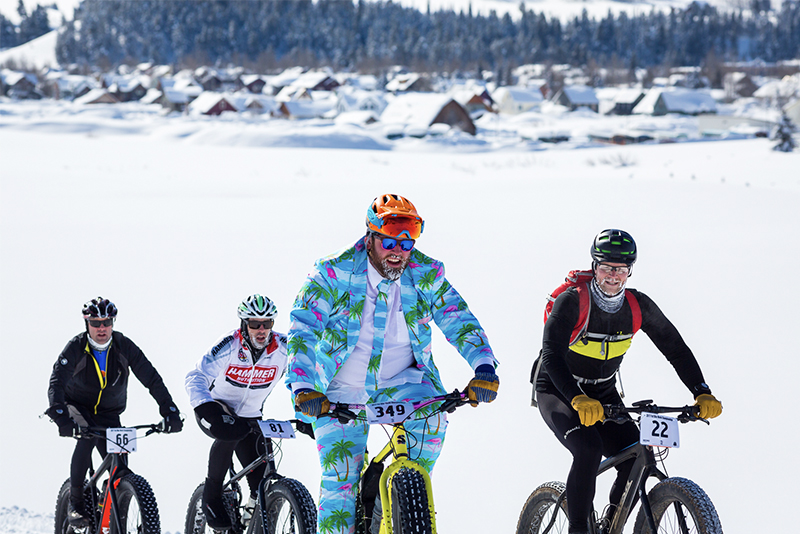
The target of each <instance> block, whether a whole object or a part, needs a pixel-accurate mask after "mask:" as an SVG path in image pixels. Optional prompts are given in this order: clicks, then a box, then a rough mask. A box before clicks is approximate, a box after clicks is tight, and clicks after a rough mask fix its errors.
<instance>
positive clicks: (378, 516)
mask: <svg viewBox="0 0 800 534" xmlns="http://www.w3.org/2000/svg"><path fill="white" fill-rule="evenodd" d="M469 402H470V401H469V400H467V398H466V393H463V392H460V391H458V390H455V391H453V392H452V393H448V394H446V395H440V396H437V397H431V398H429V399H425V400H424V401H422V402H420V403H415V404H413V411H412V412H411V413H410V414H408V416H407V417H406V418H405V419H404V420H407V419H408V417H411V416H412V415H414V413H416V412H418V411H420V410H423V409H426V408H427V411H426V417H432V416H434V415H437V414H439V413H444V412H448V413H452V412H454V411H455V410H456V408H458V407H459V406H463V405H465V404H468V403H469ZM437 404H438V405H437ZM365 408H366V406H365V405H363V404H338V405H337V404H332V405H331V409H330V411H329V412H328V413H327V414H323V416H330V417H336V418H338V419H339V422H340V423H342V424H344V423H347V422H348V421H351V420H354V419H358V420H360V421H363V420H366V416H365V415H364V412H361V410H364V409H365ZM354 410H359V411H360V413H359V414H356V413H355V412H354ZM407 436H408V434H407V432H406V429H405V427H404V426H403V422H402V421H401V422H398V423H394V424H392V431H391V433H390V435H389V441H388V443H387V444H386V445H385V446H384V447H383V448H382V449H381V451H380V452H379V453H378V454H376V455H375V456H374V457H373V458H372V459H371V460H370V461H369V462H365V464H364V468H363V470H362V473H361V479H360V482H359V488H358V493H357V495H356V529H355V532H356V534H435V533H436V511H435V509H434V506H433V486H432V484H431V479H430V476H429V475H428V471H427V470H426V469H425V468H424V467H423V466H422V465H420V464H419V463H417V462H416V461H415V460H414V459H412V458H411V457H410V456H409V452H408V445H407V440H408V437H407ZM389 458H391V462H390V463H389V465H387V466H385V467H384V462H385V461H386V460H387V459H389Z"/></svg>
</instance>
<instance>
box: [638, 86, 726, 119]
mask: <svg viewBox="0 0 800 534" xmlns="http://www.w3.org/2000/svg"><path fill="white" fill-rule="evenodd" d="M633 112H634V113H635V114H642V115H666V114H668V113H678V114H681V115H699V114H701V113H716V112H717V102H716V100H714V98H713V97H712V96H711V95H710V94H708V93H707V92H705V91H697V90H694V89H680V88H653V89H650V90H649V91H648V92H647V93H646V94H645V96H644V98H642V100H641V101H640V102H639V103H638V104H637V105H636V107H635V108H634V109H633Z"/></svg>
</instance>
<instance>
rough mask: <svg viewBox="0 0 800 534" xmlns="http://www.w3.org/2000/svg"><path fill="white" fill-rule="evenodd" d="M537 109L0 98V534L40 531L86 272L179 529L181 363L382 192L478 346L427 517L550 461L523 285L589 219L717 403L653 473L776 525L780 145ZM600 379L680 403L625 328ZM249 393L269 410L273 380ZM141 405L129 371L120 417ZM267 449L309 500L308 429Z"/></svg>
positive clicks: (450, 517) (783, 490) (531, 305)
mask: <svg viewBox="0 0 800 534" xmlns="http://www.w3.org/2000/svg"><path fill="white" fill-rule="evenodd" d="M628 120H635V119H628ZM651 120H652V119H651ZM664 120H665V121H667V122H665V123H662V124H660V125H659V129H661V128H674V129H685V130H686V131H688V132H692V131H693V130H692V127H693V126H692V124H693V123H692V121H693V119H680V120H673V119H664ZM557 124H558V127H564V128H566V129H569V130H570V131H571V132H575V135H574V139H575V140H574V141H573V142H570V143H567V144H564V145H558V146H553V145H543V144H538V143H532V142H525V141H521V140H520V138H519V136H516V137H515V136H514V135H512V134H508V135H506V134H502V131H503V128H500V129H497V130H495V131H490V130H488V129H487V128H486V127H485V126H484V127H483V129H482V131H481V133H480V135H479V136H478V137H476V138H470V137H467V136H451V137H447V136H445V137H442V138H438V139H433V140H401V141H400V142H396V143H392V142H388V141H386V140H385V138H383V137H382V136H381V135H379V133H377V132H372V131H369V130H360V129H357V128H354V127H343V126H342V127H336V126H329V125H324V124H322V123H305V125H303V126H300V125H298V124H296V123H294V124H292V123H289V122H288V121H273V122H269V123H260V122H258V121H255V120H252V121H250V120H247V119H242V118H239V119H225V118H222V119H211V120H206V119H192V118H178V119H174V120H173V119H169V118H165V117H162V116H160V115H159V114H158V113H156V112H153V111H151V110H148V109H141V108H140V109H135V108H126V107H124V106H120V107H113V108H86V109H77V108H74V107H73V108H69V107H67V106H64V105H61V104H54V103H42V104H30V103H13V102H9V101H0V335H1V336H2V339H3V340H4V350H3V351H2V354H1V355H0V358H1V360H0V361H2V364H3V368H4V369H5V372H3V373H2V374H0V405H2V407H3V412H2V413H3V420H2V423H3V424H2V425H0V458H2V460H0V532H2V533H14V534H40V533H45V532H51V531H52V530H51V529H52V524H51V522H50V521H51V520H52V517H51V516H52V513H53V509H54V504H55V498H56V493H57V491H58V489H59V487H60V485H61V483H62V482H63V481H64V480H65V479H66V478H67V476H68V465H69V459H70V455H71V453H72V449H73V443H72V441H71V440H68V439H64V438H59V437H58V436H57V429H56V427H55V425H53V424H52V423H50V422H49V421H48V420H47V419H46V418H42V417H40V415H41V414H42V412H43V411H44V410H45V409H46V408H47V397H46V391H47V382H48V378H49V375H50V369H51V367H52V365H53V362H54V361H55V359H56V357H57V355H58V354H59V352H60V351H61V349H62V348H63V346H64V345H65V343H66V342H67V341H68V340H69V339H70V338H71V337H72V336H74V335H75V334H77V333H78V332H80V331H81V330H82V328H83V324H82V320H81V318H80V315H79V309H80V306H81V304H82V303H83V302H85V301H86V300H88V299H89V298H91V297H94V296H96V295H98V294H101V295H103V296H105V297H108V298H110V299H112V300H113V301H114V302H116V304H117V305H118V306H119V308H120V315H119V320H118V322H117V325H116V327H117V329H118V330H120V331H121V332H123V333H125V334H126V335H128V336H130V337H131V338H132V339H133V340H134V341H135V342H136V343H137V344H138V345H139V346H140V347H141V348H142V349H143V350H144V351H145V353H146V354H147V355H148V357H149V358H150V359H151V361H153V363H154V364H155V365H156V367H157V368H158V369H159V371H160V372H161V374H162V376H163V377H164V379H165V381H166V383H167V385H168V387H169V389H170V391H171V392H172V394H173V397H174V398H175V400H176V402H177V403H178V406H179V407H180V408H181V409H182V410H183V411H184V412H185V414H186V416H187V421H186V427H185V431H184V432H182V433H180V434H177V435H158V436H152V437H150V438H148V439H146V440H143V441H142V442H141V443H140V444H139V451H138V452H137V453H136V454H135V455H133V456H132V458H131V465H132V468H133V469H134V470H135V471H136V472H138V473H140V474H142V475H143V476H145V477H146V478H147V479H148V480H149V481H150V483H151V485H152V487H153V489H154V491H155V494H156V497H157V499H158V503H159V508H160V511H161V519H162V528H163V530H164V532H169V533H174V532H180V531H182V528H183V518H184V514H185V511H186V506H187V503H188V500H189V497H190V495H191V493H192V490H193V489H194V488H195V486H196V485H197V484H199V483H200V482H201V481H202V480H203V477H204V474H205V466H206V461H207V454H208V449H209V446H210V444H211V440H210V439H208V438H207V437H206V436H204V435H203V434H202V433H201V432H200V431H199V429H198V428H197V426H196V424H195V423H194V418H193V414H192V413H191V410H190V408H189V403H188V398H187V396H186V394H185V392H184V391H183V378H184V376H185V374H186V372H187V371H188V370H189V369H190V368H191V367H192V366H193V365H194V363H195V361H196V360H197V359H198V358H199V357H200V356H201V355H202V354H203V353H204V352H205V351H206V350H207V348H208V347H209V346H210V345H211V344H212V343H213V342H214V340H216V339H217V338H218V337H219V336H220V335H221V334H223V333H224V332H226V331H228V330H230V329H232V328H234V327H236V326H237V323H238V320H237V319H236V316H235V308H236V306H237V304H238V302H239V301H240V300H241V299H242V298H243V297H245V296H247V295H248V294H251V293H254V292H262V293H265V294H267V295H269V296H270V297H271V298H273V299H274V300H275V301H276V302H277V304H278V307H279V310H280V313H281V315H280V317H279V319H278V321H277V324H276V330H278V331H282V332H285V331H286V329H287V327H288V312H289V310H290V307H291V303H292V301H293V299H294V296H295V294H296V292H297V290H298V289H299V288H300V285H301V283H302V282H303V279H304V277H305V275H306V273H307V272H308V270H309V269H310V268H311V266H312V264H313V262H314V260H315V259H316V258H318V257H320V256H323V255H326V254H328V253H331V252H333V251H335V250H337V249H339V248H340V247H342V246H345V245H348V244H350V243H352V242H353V241H354V240H355V239H356V238H358V237H359V236H360V235H361V234H362V232H363V229H364V228H363V224H364V214H365V210H366V208H367V206H368V205H369V203H370V202H371V200H372V199H373V198H374V197H375V196H376V195H377V194H380V193H384V192H396V193H399V194H402V195H405V196H407V197H409V198H410V199H411V200H412V201H413V202H414V203H415V204H416V206H417V207H418V209H419V210H420V212H421V213H422V215H423V217H424V218H425V219H426V232H425V234H424V235H423V236H422V238H421V239H420V240H419V242H418V246H419V248H420V249H421V250H422V251H423V252H425V253H427V254H429V255H431V256H433V257H435V258H438V259H441V260H443V261H444V262H445V264H446V266H447V272H448V278H449V279H450V281H451V282H452V283H453V284H454V286H455V287H456V288H457V289H458V290H459V291H460V292H461V294H462V295H463V296H464V297H465V299H466V300H467V301H468V302H469V304H470V306H471V308H472V309H473V310H474V312H475V314H476V315H477V317H478V318H479V319H480V320H481V322H482V324H483V326H484V327H485V329H486V331H487V333H488V335H489V340H490V342H491V344H492V346H493V348H494V349H495V352H496V354H497V355H498V358H499V359H500V362H501V367H500V368H499V369H498V372H499V375H500V378H501V389H500V395H499V397H498V400H497V401H496V402H495V403H493V404H491V405H486V406H481V407H479V408H477V409H472V408H464V409H462V410H459V411H457V412H456V413H455V414H453V415H452V417H451V423H450V427H449V432H448V434H447V444H446V446H445V448H444V453H443V454H442V456H441V459H440V461H439V463H438V464H437V466H436V470H435V471H434V477H433V480H434V486H435V488H434V492H435V501H436V509H437V512H438V517H437V521H438V523H439V528H440V531H441V532H450V533H455V532H461V533H467V534H470V533H475V534H489V533H491V534H497V533H506V534H511V533H513V532H514V528H515V525H516V521H517V517H518V515H519V512H520V510H521V508H522V505H523V503H524V502H525V499H526V498H527V496H528V494H529V493H530V492H531V491H532V490H533V489H534V488H535V487H536V486H537V485H538V484H539V483H541V482H544V481H548V480H563V479H564V478H565V477H566V473H567V470H568V467H569V455H568V453H567V452H566V450H565V449H563V448H562V447H561V446H560V445H559V444H558V443H557V441H556V439H555V438H554V437H553V436H552V435H551V433H550V432H549V430H548V429H547V428H546V426H545V424H544V423H543V422H542V420H541V418H540V416H539V415H538V413H537V412H536V411H535V410H534V409H532V408H531V407H530V406H529V399H530V385H529V383H528V373H529V369H530V365H531V362H532V360H533V358H534V356H535V354H536V353H537V352H538V349H539V344H540V338H541V329H542V328H541V327H542V323H541V315H542V308H543V306H544V303H545V300H544V297H545V295H546V294H547V293H548V292H549V291H550V290H551V289H552V288H554V287H555V286H556V285H558V284H559V283H560V281H561V280H562V279H563V277H564V275H565V274H566V272H567V271H568V270H570V269H573V268H586V267H588V265H589V255H588V249H589V244H590V242H591V239H592V237H593V236H594V235H595V234H596V233H597V232H598V231H599V230H601V229H603V228H607V227H618V228H623V229H625V230H627V231H629V232H631V233H632V234H633V236H634V237H635V238H636V239H637V242H638V244H639V249H640V261H639V262H638V263H637V265H636V269H635V272H634V275H633V277H632V278H631V281H630V285H631V287H635V288H638V289H641V290H642V291H644V292H646V293H647V294H648V295H650V296H651V297H653V298H654V300H655V301H656V302H657V303H658V304H659V305H660V306H661V308H662V309H663V310H664V311H665V313H666V314H667V316H668V317H670V318H671V319H672V320H673V322H674V323H675V324H676V325H677V326H678V328H679V330H680V331H681V333H682V334H683V336H684V338H685V339H686V340H687V342H688V344H689V346H690V347H692V349H693V350H694V352H695V353H696V355H697V357H698V360H699V361H700V363H701V366H702V368H703V370H704V373H705V376H706V379H707V381H708V383H709V384H710V385H711V387H712V389H713V390H714V393H715V394H716V395H717V396H718V398H720V399H721V400H722V401H723V403H724V407H725V412H724V413H723V415H722V417H720V418H719V419H716V420H714V421H713V422H712V424H711V425H710V426H706V425H703V424H693V425H686V426H683V427H682V429H681V430H682V436H681V448H680V449H677V450H673V451H672V452H671V454H670V457H669V459H668V461H667V470H668V472H669V473H670V474H671V475H676V476H677V475H680V476H684V477H687V478H691V479H693V480H695V481H696V482H697V483H699V484H700V485H701V486H702V487H703V488H704V489H705V490H706V491H707V492H708V494H709V495H710V496H711V498H712V500H713V501H714V503H715V505H716V506H717V509H718V512H719V515H720V517H721V520H722V523H723V525H724V528H725V531H726V532H727V533H728V534H736V533H750V532H758V533H760V534H776V533H790V532H794V528H795V527H794V524H793V523H794V522H793V521H792V520H791V519H790V513H789V511H790V510H791V509H793V506H794V504H795V502H796V499H797V497H798V491H797V487H796V480H797V479H798V477H800V466H799V465H798V463H797V462H796V460H795V451H794V440H795V439H798V438H799V437H800V433H798V431H797V430H796V425H794V424H793V423H791V411H790V410H787V408H789V407H790V406H792V404H791V402H792V396H791V395H792V394H793V393H792V392H793V391H794V389H795V387H794V385H795V382H796V377H797V376H798V375H800V363H798V362H800V360H798V358H797V357H796V355H794V354H793V353H792V352H791V351H792V350H793V349H791V338H792V335H793V333H794V331H795V329H796V321H797V305H796V303H797V302H798V301H800V289H798V287H799V286H798V284H797V283H796V281H794V280H793V279H792V278H791V277H790V276H789V275H787V274H786V273H787V272H791V271H792V269H793V268H795V267H796V265H797V264H798V261H800V252H799V251H798V246H797V242H798V240H797V232H798V230H800V216H798V210H797V206H798V204H800V172H798V169H800V152H795V153H791V154H783V153H776V152H773V151H772V150H771V146H772V144H773V143H772V142H771V141H768V140H765V139H744V140H726V141H713V142H708V141H707V142H700V141H698V142H687V143H675V144H656V145H639V146H626V147H609V146H604V147H597V146H594V145H590V144H589V143H588V142H585V141H582V140H580V138H581V135H580V132H582V131H585V130H588V129H589V127H590V126H591V127H592V128H594V127H597V126H603V125H602V124H598V123H597V120H596V119H592V118H587V117H585V116H582V115H578V116H577V117H562V120H561V121H559V122H558V123H557ZM508 128H509V129H513V128H511V127H510V126H509V127H508ZM695 129H696V127H695ZM776 280H777V282H776ZM434 330H435V329H434ZM787 351H788V352H787ZM434 353H435V355H436V360H437V363H438V365H439V368H440V370H441V372H442V377H443V379H444V381H445V385H446V386H447V387H448V389H453V388H456V387H463V386H464V385H465V384H466V383H467V381H468V380H469V378H470V377H471V376H472V373H471V371H470V369H469V368H468V366H467V365H466V364H465V362H464V361H463V360H462V359H461V358H460V356H459V355H458V354H457V352H456V351H455V350H454V349H452V348H451V347H450V346H449V345H448V344H447V342H446V341H445V340H444V338H443V337H442V336H441V335H437V337H436V338H435V339H434ZM622 376H623V382H624V386H625V392H626V394H627V399H628V400H630V401H635V400H639V399H644V398H652V399H655V400H656V401H657V402H660V403H662V404H684V403H687V402H690V401H691V397H690V395H689V393H688V392H687V391H686V389H685V388H684V387H683V385H682V384H681V383H680V381H679V380H678V378H677V376H676V375H675V373H674V372H673V371H672V370H671V368H670V367H669V365H668V364H667V362H666V360H665V359H664V358H663V357H662V356H661V355H660V354H659V353H658V351H657V350H656V349H655V347H654V346H653V345H652V343H650V341H649V340H648V339H647V337H646V335H644V334H640V335H639V336H638V337H637V338H636V341H635V342H634V345H633V347H632V349H631V351H630V352H629V353H628V356H627V358H626V361H625V364H624V365H623V375H622ZM265 411H266V413H267V414H268V415H269V416H272V417H276V418H286V417H289V416H290V414H291V410H290V401H289V395H288V393H287V392H286V391H285V390H283V389H280V390H277V391H276V392H275V394H274V395H273V396H272V397H271V398H270V399H269V400H268V402H267V406H266V408H265ZM157 419H158V411H157V407H156V404H155V402H154V401H153V400H152V399H151V398H150V397H149V396H148V394H147V392H146V391H145V390H144V388H142V387H141V385H140V384H138V383H137V382H136V381H135V380H133V381H132V382H131V386H130V389H129V406H128V410H127V411H126V413H125V414H124V415H123V422H125V423H128V424H139V423H148V422H156V421H157ZM787 419H789V422H788V423H787V422H786V420H787ZM379 434H381V432H380V430H378V429H374V430H373V437H378V436H379ZM283 450H284V457H283V461H282V464H281V466H280V471H281V472H282V473H283V474H285V475H289V476H292V477H294V478H297V479H299V480H301V481H302V482H303V483H304V484H305V485H306V486H307V487H308V488H309V489H310V490H311V493H312V495H314V496H315V497H316V494H317V485H318V477H319V467H318V460H317V456H316V449H315V446H314V444H313V443H312V442H311V441H310V440H309V439H307V438H305V437H301V439H297V440H295V441H293V442H288V443H285V445H284V449H283ZM608 484H610V479H608V478H604V479H603V480H602V483H601V486H602V489H600V490H599V491H598V499H597V506H598V507H601V506H602V505H603V500H604V498H605V493H606V488H607V486H608ZM756 494H760V495H763V496H765V502H764V503H761V502H760V501H758V500H756V501H754V500H752V498H754V496H755V495H756Z"/></svg>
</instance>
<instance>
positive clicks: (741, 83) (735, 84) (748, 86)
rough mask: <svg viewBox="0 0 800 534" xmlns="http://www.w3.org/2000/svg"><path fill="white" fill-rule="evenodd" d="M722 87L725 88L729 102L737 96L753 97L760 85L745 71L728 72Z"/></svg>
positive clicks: (726, 98)
mask: <svg viewBox="0 0 800 534" xmlns="http://www.w3.org/2000/svg"><path fill="white" fill-rule="evenodd" d="M722 87H723V89H724V90H725V100H727V101H728V102H733V101H734V100H736V99H737V98H742V97H745V98H747V97H751V96H753V93H755V92H756V90H757V89H758V85H756V83H755V82H754V81H753V79H752V78H751V77H750V75H749V74H745V73H744V72H729V73H727V74H726V75H725V76H724V78H723V79H722Z"/></svg>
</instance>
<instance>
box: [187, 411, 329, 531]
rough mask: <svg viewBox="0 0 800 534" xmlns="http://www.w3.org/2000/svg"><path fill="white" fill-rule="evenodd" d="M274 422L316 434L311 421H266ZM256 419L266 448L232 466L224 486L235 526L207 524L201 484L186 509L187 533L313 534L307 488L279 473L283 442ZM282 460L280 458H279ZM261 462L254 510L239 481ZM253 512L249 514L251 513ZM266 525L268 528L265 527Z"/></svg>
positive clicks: (311, 504) (313, 519) (313, 513)
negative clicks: (246, 462) (248, 460)
mask: <svg viewBox="0 0 800 534" xmlns="http://www.w3.org/2000/svg"><path fill="white" fill-rule="evenodd" d="M266 423H268V424H269V423H272V424H284V425H285V424H290V425H294V427H295V429H296V430H297V431H298V432H301V433H304V434H308V435H309V436H311V437H312V438H313V437H314V434H313V431H312V430H311V425H309V424H307V423H304V422H303V421H300V420H297V419H292V420H289V421H266ZM256 425H257V423H254V427H253V431H254V432H257V433H258V434H259V435H261V436H262V437H263V439H264V442H265V449H264V450H265V452H264V454H262V455H261V456H260V457H258V458H256V459H255V460H254V461H253V462H251V463H250V464H249V465H247V466H245V467H244V468H242V469H241V470H240V471H238V472H236V471H235V470H234V469H233V465H231V466H230V468H229V478H228V480H227V481H226V482H225V483H224V484H223V487H222V502H223V504H224V505H225V508H226V510H227V511H228V516H230V518H231V523H232V524H233V527H232V528H231V529H227V530H225V531H217V530H214V529H213V528H211V527H209V526H208V525H207V524H206V515H205V512H203V488H204V487H205V483H202V484H200V485H199V486H197V488H196V489H195V490H194V493H192V497H191V499H190V500H189V507H188V509H187V510H186V524H185V529H184V533H185V534H212V533H216V532H228V533H230V534H244V533H246V534H314V533H316V531H317V507H316V505H315V504H314V499H313V498H312V497H311V494H310V493H309V492H308V489H306V487H305V486H304V485H303V484H302V483H301V482H299V481H297V480H295V479H292V478H286V477H284V476H282V475H280V474H278V469H277V464H276V461H275V458H276V456H278V455H280V454H282V451H281V446H280V442H277V443H276V442H274V441H273V439H272V438H268V437H264V436H263V434H262V431H261V430H260V427H258V426H256ZM278 463H280V461H278ZM261 464H266V465H267V467H266V470H265V471H264V478H262V479H261V482H259V485H258V499H257V502H256V505H255V508H254V509H253V510H252V511H249V510H246V509H245V506H246V504H247V501H248V498H249V492H248V496H245V495H244V494H243V493H242V488H241V485H240V484H239V481H240V480H241V479H242V478H244V477H245V476H246V475H247V474H249V473H252V472H253V471H254V470H255V469H256V468H257V467H259V466H260V465H261ZM248 516H250V517H248ZM265 527H266V528H265Z"/></svg>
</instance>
